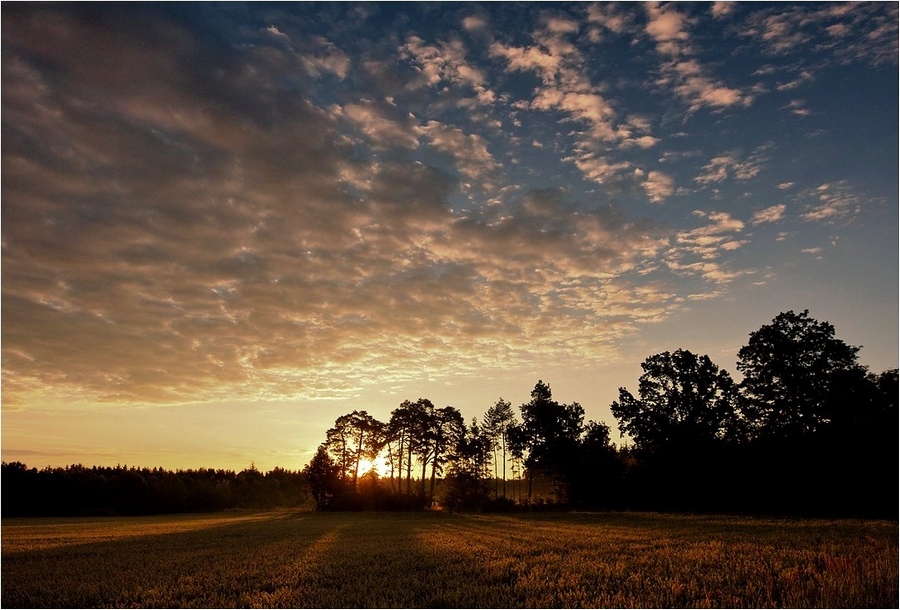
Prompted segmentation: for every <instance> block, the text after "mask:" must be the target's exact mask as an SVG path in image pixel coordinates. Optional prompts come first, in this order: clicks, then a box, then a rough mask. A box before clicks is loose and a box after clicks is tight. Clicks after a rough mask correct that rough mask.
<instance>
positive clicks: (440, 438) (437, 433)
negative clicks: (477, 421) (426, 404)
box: [422, 406, 466, 504]
mask: <svg viewBox="0 0 900 610" xmlns="http://www.w3.org/2000/svg"><path fill="white" fill-rule="evenodd" d="M428 423H430V424H431V428H430V430H428V431H427V432H426V436H427V437H429V439H430V442H431V487H430V491H429V496H428V497H429V504H433V503H434V484H435V478H436V476H437V473H438V471H441V472H442V471H443V465H444V464H445V463H446V462H447V461H448V459H450V457H451V456H450V455H449V454H450V453H451V449H453V450H455V449H456V448H457V447H458V446H459V444H460V443H461V442H463V440H464V438H465V435H466V423H465V420H463V416H462V413H460V412H459V409H457V408H455V407H450V406H447V407H443V408H441V409H436V410H435V411H434V413H433V415H432V416H431V417H430V418H429V419H428ZM423 464H424V462H423ZM422 473H423V475H424V473H425V470H424V465H423V470H422ZM423 486H424V476H423Z"/></svg>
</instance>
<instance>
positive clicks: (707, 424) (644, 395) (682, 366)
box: [610, 349, 741, 451]
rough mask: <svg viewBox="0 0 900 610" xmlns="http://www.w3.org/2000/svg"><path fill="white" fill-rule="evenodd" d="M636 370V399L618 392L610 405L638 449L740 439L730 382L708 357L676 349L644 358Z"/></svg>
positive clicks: (623, 429)
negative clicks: (639, 372) (639, 367)
mask: <svg viewBox="0 0 900 610" xmlns="http://www.w3.org/2000/svg"><path fill="white" fill-rule="evenodd" d="M641 368H642V369H643V370H644V374H643V375H641V377H640V380H639V382H638V394H639V396H640V398H635V397H634V396H633V395H632V394H631V392H629V391H628V390H627V389H625V388H619V400H618V401H615V402H613V403H612V405H610V411H612V414H613V415H614V416H615V418H616V419H617V420H618V421H619V431H620V432H622V433H623V434H628V435H629V436H631V438H632V439H633V440H634V443H635V446H636V448H637V449H638V450H641V451H654V450H659V449H662V448H665V447H670V446H683V445H686V444H687V443H696V442H709V441H715V440H737V439H739V438H740V436H741V433H740V421H739V418H738V414H737V411H736V409H735V398H736V394H735V384H734V381H733V380H732V379H731V375H729V374H728V371H725V370H723V369H719V367H718V366H716V365H715V364H713V362H712V361H711V360H710V359H709V356H696V355H695V354H693V353H691V352H689V351H687V350H681V349H679V350H675V352H663V353H661V354H656V355H655V356H650V357H648V358H647V359H646V360H644V362H643V363H642V364H641Z"/></svg>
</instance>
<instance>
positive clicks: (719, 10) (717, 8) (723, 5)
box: [709, 2, 737, 19]
mask: <svg viewBox="0 0 900 610" xmlns="http://www.w3.org/2000/svg"><path fill="white" fill-rule="evenodd" d="M736 6H737V3H736V2H713V3H712V6H711V7H710V8H709V12H710V13H712V16H713V17H715V18H716V19H722V18H724V17H727V16H728V15H730V14H732V13H733V12H734V9H735V7H736Z"/></svg>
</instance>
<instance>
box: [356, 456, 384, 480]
mask: <svg viewBox="0 0 900 610" xmlns="http://www.w3.org/2000/svg"><path fill="white" fill-rule="evenodd" d="M372 471H374V472H375V474H377V475H378V476H379V477H384V476H387V474H388V472H390V470H389V468H388V465H387V464H386V463H385V460H384V458H382V457H377V458H375V459H374V460H370V459H368V458H360V459H359V476H361V477H362V476H365V475H366V474H368V473H370V472H372Z"/></svg>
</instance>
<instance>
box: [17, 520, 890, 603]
mask: <svg viewBox="0 0 900 610" xmlns="http://www.w3.org/2000/svg"><path fill="white" fill-rule="evenodd" d="M897 581H898V528H897V523H896V522H885V521H825V520H809V521H807V520H802V521H800V520H773V519H751V518H730V517H727V518H726V517H699V516H676V515H660V514H623V513H618V514H526V515H503V516H500V515H452V514H445V513H418V514H416V513H358V514H352V513H351V514H346V513H343V514H327V513H326V514H320V513H296V512H270V513H246V514H227V515H226V514H215V515H190V516H168V517H141V518H90V519H87V518H86V519H4V520H3V527H2V581H0V589H2V600H0V601H2V605H3V607H5V608H14V607H23V608H28V607H32V608H33V607H148V606H149V607H170V608H171V607H255V608H260V607H320V608H322V607H326V608H327V607H343V608H366V607H394V608H404V607H457V608H478V607H491V608H503V607H532V608H534V607H598V606H599V607H610V606H618V607H622V606H626V607H719V606H727V607H757V608H766V607H830V608H836V607H897V606H898V582H897Z"/></svg>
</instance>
